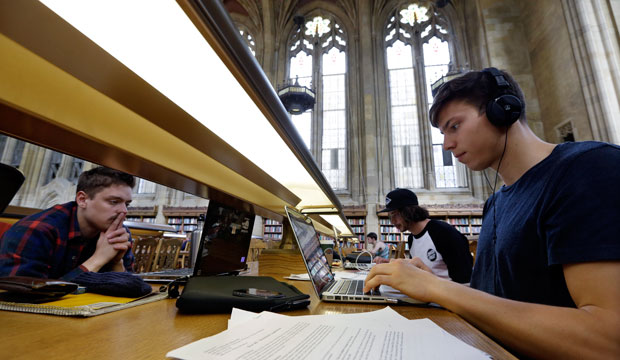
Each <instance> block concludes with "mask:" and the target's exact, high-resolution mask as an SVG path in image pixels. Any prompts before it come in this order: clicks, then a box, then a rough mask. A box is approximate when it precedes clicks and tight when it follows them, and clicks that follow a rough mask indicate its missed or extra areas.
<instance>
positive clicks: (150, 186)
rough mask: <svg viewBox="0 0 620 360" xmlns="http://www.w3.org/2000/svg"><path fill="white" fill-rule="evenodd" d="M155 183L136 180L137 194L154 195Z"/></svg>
mask: <svg viewBox="0 0 620 360" xmlns="http://www.w3.org/2000/svg"><path fill="white" fill-rule="evenodd" d="M154 193H155V183H154V182H152V181H148V180H145V179H140V178H138V194H154Z"/></svg>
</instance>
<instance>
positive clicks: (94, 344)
mask: <svg viewBox="0 0 620 360" xmlns="http://www.w3.org/2000/svg"><path fill="white" fill-rule="evenodd" d="M288 261H289V259H287V258H286V257H283V259H282V262H284V263H282V264H278V262H279V261H278V260H275V261H273V260H271V261H265V262H262V261H261V262H260V263H259V274H260V275H263V274H264V275H269V276H273V277H275V278H276V279H278V280H284V279H283V276H288V275H289V274H291V272H293V273H296V272H295V270H298V269H299V267H294V270H291V266H290V263H288ZM290 283H291V284H293V285H295V286H296V287H297V288H298V289H299V290H301V291H303V292H305V293H307V294H310V295H311V298H312V303H311V305H310V306H309V307H308V308H307V309H304V310H297V311H291V312H285V313H284V314H286V315H309V314H321V315H323V314H347V313H358V312H366V311H374V310H378V309H381V308H383V307H384V305H360V304H340V303H329V302H321V301H319V300H318V299H317V297H316V295H314V292H313V291H312V288H311V285H310V283H309V282H305V281H290ZM392 308H393V309H394V310H396V311H397V312H399V313H400V314H402V315H403V316H405V317H407V318H408V319H420V318H429V319H431V320H432V321H434V322H435V323H436V324H438V325H439V326H441V327H442V328H443V329H445V330H446V331H448V332H449V333H451V334H452V335H454V336H456V337H457V338H459V339H461V340H462V341H464V342H466V343H468V344H470V345H472V346H474V347H476V348H478V349H480V350H482V351H484V352H486V353H488V354H489V355H491V356H492V357H493V359H515V357H514V356H512V355H511V354H510V353H509V352H507V351H506V350H505V349H503V348H502V347H501V346H500V345H498V344H497V343H495V342H494V341H493V340H491V339H490V338H488V337H487V336H486V335H484V334H483V333H482V332H480V331H479V330H477V329H476V328H475V327H473V326H472V325H470V324H469V323H467V322H466V321H465V320H463V319H462V318H461V317H459V316H458V315H456V314H454V313H452V312H450V311H447V310H443V309H438V308H428V307H416V306H399V305H397V306H392ZM229 318H230V314H215V315H186V314H181V313H179V312H178V311H177V308H176V306H175V300H174V299H166V300H162V301H157V302H154V303H150V304H145V305H141V306H137V307H133V308H129V309H125V310H121V311H116V312H112V313H108V314H104V315H99V316H95V317H92V318H70V317H61V316H54V315H40V314H28V313H18V312H10V311H0V324H2V336H0V358H2V359H49V360H54V359H106V360H107V359H164V358H165V355H166V353H167V352H168V351H170V350H173V349H176V348H178V347H181V346H183V345H186V344H189V343H190V342H193V341H196V340H199V339H202V338H204V337H207V336H211V335H215V334H217V333H219V332H221V331H224V330H226V328H227V322H228V319H229Z"/></svg>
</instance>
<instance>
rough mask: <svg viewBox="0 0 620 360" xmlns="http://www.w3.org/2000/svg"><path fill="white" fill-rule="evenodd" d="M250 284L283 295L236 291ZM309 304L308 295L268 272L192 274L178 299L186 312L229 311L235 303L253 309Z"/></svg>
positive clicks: (269, 309)
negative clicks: (217, 274) (264, 295)
mask: <svg viewBox="0 0 620 360" xmlns="http://www.w3.org/2000/svg"><path fill="white" fill-rule="evenodd" d="M248 288H256V289H264V290H270V291H275V292H279V293H281V294H282V295H283V296H282V297H276V298H259V297H244V296H237V295H233V292H234V291H236V290H241V289H248ZM309 304H310V296H309V295H307V294H304V293H302V292H301V291H299V290H298V289H297V288H296V287H294V286H293V285H289V284H287V283H284V282H280V281H277V280H276V279H274V278H272V277H269V276H200V277H192V278H190V279H189V280H188V281H187V284H186V285H185V288H184V289H183V293H182V294H181V296H180V297H179V298H178V299H177V303H176V305H177V308H179V310H180V311H182V312H184V313H229V312H231V311H232V308H233V307H236V308H238V309H243V310H248V311H254V312H260V311H265V310H267V311H285V310H293V309H301V308H305V307H307V306H308V305H309Z"/></svg>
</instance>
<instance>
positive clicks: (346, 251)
mask: <svg viewBox="0 0 620 360" xmlns="http://www.w3.org/2000/svg"><path fill="white" fill-rule="evenodd" d="M354 251H357V248H356V247H355V246H347V247H343V248H342V255H344V256H345V257H346V256H347V255H349V254H350V253H352V252H354Z"/></svg>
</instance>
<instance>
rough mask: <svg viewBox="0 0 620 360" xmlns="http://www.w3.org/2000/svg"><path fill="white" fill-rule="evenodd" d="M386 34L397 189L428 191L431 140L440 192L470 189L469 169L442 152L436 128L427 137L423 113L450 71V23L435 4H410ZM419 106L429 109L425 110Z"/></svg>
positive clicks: (397, 14)
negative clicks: (427, 141)
mask: <svg viewBox="0 0 620 360" xmlns="http://www.w3.org/2000/svg"><path fill="white" fill-rule="evenodd" d="M385 30H386V31H385V34H386V35H385V43H386V63H387V72H388V79H387V80H388V89H389V104H390V111H389V114H390V120H391V146H392V160H393V164H392V165H393V172H394V182H395V186H396V187H401V188H424V187H425V184H424V168H425V166H424V165H425V164H424V163H423V161H424V160H423V159H424V157H423V151H422V150H423V149H422V144H423V142H422V139H424V138H425V137H428V136H429V135H430V138H431V142H432V151H431V156H432V159H433V164H432V168H433V172H434V177H435V187H436V188H455V187H466V186H467V176H466V171H465V168H464V166H463V165H462V164H460V163H458V162H457V161H456V159H454V158H453V156H452V154H451V153H450V152H445V151H443V149H442V145H443V135H441V133H440V132H439V131H438V130H437V129H435V128H431V131H430V132H431V134H425V133H424V131H425V130H424V128H423V127H422V126H421V122H422V121H425V122H427V121H428V114H426V111H422V110H423V109H424V110H426V109H428V108H430V104H431V103H432V100H433V99H432V95H431V90H430V86H431V84H432V83H433V82H435V81H437V80H438V79H439V78H441V77H442V76H443V75H445V74H446V73H447V72H448V70H449V67H450V63H451V59H450V45H449V35H448V31H447V23H446V21H445V19H443V18H442V17H441V16H440V15H439V14H438V13H437V12H436V11H435V9H434V7H433V6H432V5H431V6H430V7H427V6H423V5H419V4H410V5H408V6H406V7H405V8H402V9H400V10H397V11H395V12H394V13H393V14H392V16H391V17H390V19H389V21H388V24H387V26H386V29H385ZM420 77H421V78H420ZM422 94H426V95H425V96H424V95H422ZM419 101H426V103H427V106H426V107H424V106H423V107H422V108H420V104H418V102H419ZM420 114H422V115H420Z"/></svg>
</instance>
